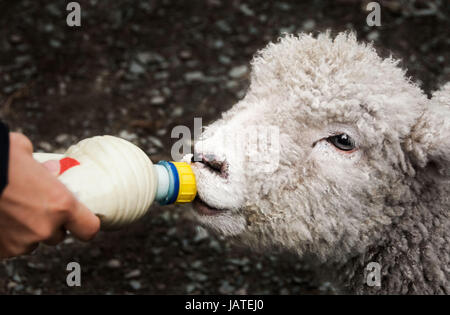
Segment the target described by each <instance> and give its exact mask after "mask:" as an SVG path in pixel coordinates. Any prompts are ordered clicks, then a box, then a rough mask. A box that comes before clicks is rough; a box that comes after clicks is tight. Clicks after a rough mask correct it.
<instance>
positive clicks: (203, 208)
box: [193, 195, 226, 215]
mask: <svg viewBox="0 0 450 315" xmlns="http://www.w3.org/2000/svg"><path fill="white" fill-rule="evenodd" d="M193 205H194V209H195V210H196V211H197V213H199V214H201V215H219V214H220V213H223V212H224V211H226V210H225V209H217V208H214V207H211V206H210V205H208V204H207V203H206V202H205V201H203V200H202V199H201V198H200V197H199V196H198V195H197V197H195V199H194V203H193Z"/></svg>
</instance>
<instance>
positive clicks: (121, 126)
mask: <svg viewBox="0 0 450 315" xmlns="http://www.w3.org/2000/svg"><path fill="white" fill-rule="evenodd" d="M367 2H368V1H356V0H339V1H238V0H230V1H225V0H203V1H202V0H196V1H175V0H161V1H158V0H149V1H143V0H142V1H141V0H139V1H138V0H135V1H133V0H116V1H97V0H91V1H79V3H80V4H81V7H82V27H81V28H70V27H68V26H66V23H65V19H66V14H67V12H66V10H65V3H66V2H65V1H56V0H53V1H44V0H33V1H31V0H30V1H7V0H2V1H0V51H1V54H0V106H1V107H0V115H1V117H2V119H3V120H5V121H7V122H8V123H9V125H10V126H11V128H12V129H13V130H15V131H21V132H24V133H25V134H26V135H28V136H29V137H30V138H31V139H32V141H33V143H34V145H35V150H40V151H54V152H63V151H64V149H65V148H67V147H68V146H69V145H70V144H72V143H75V142H77V141H79V140H81V139H82V138H85V137H90V136H94V135H98V134H113V135H118V136H121V137H123V138H125V139H128V140H130V141H132V142H134V143H136V144H137V145H139V146H140V147H141V148H142V149H143V150H145V151H146V152H147V153H148V154H149V155H150V156H151V157H152V159H153V160H159V159H162V158H165V159H168V158H170V157H169V152H170V147H171V145H172V143H173V142H174V141H175V140H176V139H175V140H174V139H171V137H170V133H171V130H172V128H173V127H174V126H176V125H179V124H183V125H187V126H192V125H193V117H202V118H203V122H204V124H207V123H208V122H210V121H212V120H214V119H215V118H217V117H219V115H220V113H221V112H222V111H224V110H226V109H228V108H230V107H231V106H232V105H233V103H235V102H236V101H237V100H238V99H239V98H241V97H242V96H243V95H244V94H245V90H246V88H247V85H248V72H249V61H250V60H251V56H252V55H253V53H254V52H255V51H256V50H258V49H260V48H262V47H264V45H265V44H267V43H268V42H269V41H273V40H276V39H277V38H278V37H279V36H280V34H282V33H284V32H288V33H296V32H301V31H306V32H317V31H323V30H326V29H331V30H332V31H333V32H337V31H342V30H348V29H352V30H356V31H357V34H358V37H359V38H360V39H361V40H366V41H373V42H374V44H375V45H376V47H377V49H379V51H380V53H381V54H383V55H389V54H391V53H392V54H393V55H394V56H396V57H398V58H402V66H403V67H405V68H408V69H409V70H408V74H409V75H411V76H412V77H413V80H414V81H415V82H417V83H418V84H419V85H421V86H422V87H423V88H424V89H425V91H427V93H430V92H431V91H433V90H434V89H436V88H437V87H438V86H439V85H440V84H442V83H443V82H446V81H448V80H449V76H450V69H449V67H448V62H449V57H450V53H449V42H450V37H449V29H450V25H449V24H450V23H449V16H450V8H449V5H448V2H447V1H445V0H442V1H438V0H435V1H419V0H418V1H394V0H392V1H379V2H380V3H381V5H382V13H381V22H382V26H381V27H368V26H367V25H366V23H365V19H366V15H367V12H366V11H365V3H367ZM187 213H188V209H187V208H186V207H177V208H175V207H171V206H169V207H166V208H160V207H154V208H153V209H152V211H151V213H150V214H149V215H148V216H147V217H145V218H144V219H143V220H142V221H141V222H139V223H137V224H135V225H133V226H131V227H129V228H127V229H125V230H122V231H118V232H108V233H103V232H101V233H100V234H99V235H98V237H97V238H96V239H95V240H94V241H93V242H91V243H89V244H84V243H80V242H78V241H75V240H73V239H72V238H70V237H69V238H67V239H66V241H65V242H64V243H63V244H61V245H59V246H58V247H56V248H52V247H45V246H41V247H40V248H39V249H38V250H37V251H36V252H35V253H34V254H32V255H29V256H25V257H21V258H16V259H12V260H8V261H3V262H0V293H11V294H17V293H27V294H49V293H53V294H55V293H56V294H58V293H66V294H79V293H89V294H91V293H111V294H117V293H130V294H133V293H139V294H147V293H152V294H169V293H170V294H186V293H187V294H199V293H200V294H329V293H333V292H334V291H333V288H332V287H331V286H330V284H329V283H323V282H319V281H316V280H315V279H317V278H316V276H315V275H314V274H313V273H312V272H311V271H310V268H308V266H306V265H304V264H302V263H301V262H300V261H298V259H297V258H296V257H293V256H292V255H290V254H288V253H270V254H265V255H261V254H255V253H253V252H251V251H250V250H248V249H246V248H239V247H237V246H235V245H231V244H230V242H229V241H227V240H223V239H220V238H217V237H215V236H214V235H209V234H208V233H207V232H206V231H205V230H203V229H200V228H198V227H196V226H195V224H194V223H192V222H191V221H190V220H189V219H188V216H187ZM71 261H76V262H79V263H80V265H81V268H82V286H81V287H79V288H70V287H68V286H67V285H66V282H65V279H66V275H67V272H66V265H67V263H69V262H71Z"/></svg>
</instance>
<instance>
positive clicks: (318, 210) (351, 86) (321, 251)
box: [184, 33, 450, 294]
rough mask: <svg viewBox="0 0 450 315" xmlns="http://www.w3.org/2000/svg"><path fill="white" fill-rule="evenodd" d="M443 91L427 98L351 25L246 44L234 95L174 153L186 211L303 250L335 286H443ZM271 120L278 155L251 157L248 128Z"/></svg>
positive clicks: (263, 246)
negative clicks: (376, 275)
mask: <svg viewBox="0 0 450 315" xmlns="http://www.w3.org/2000/svg"><path fill="white" fill-rule="evenodd" d="M449 104H450V83H447V84H446V85H445V86H444V87H443V88H442V89H441V90H439V91H437V92H435V93H434V95H433V97H432V98H431V99H428V98H427V97H426V96H425V94H424V93H423V92H422V91H421V89H420V88H419V87H418V86H417V85H416V84H414V83H413V82H412V81H411V80H410V79H409V78H407V77H406V76H405V71H404V70H402V69H401V68H400V67H399V66H398V61H397V60H394V59H393V58H386V59H383V58H381V57H379V56H378V55H377V53H376V51H375V49H374V48H373V47H372V45H371V44H364V43H358V42H357V40H356V36H355V35H354V34H353V33H340V34H338V35H337V36H336V37H334V38H333V37H332V36H331V35H330V34H329V33H322V34H319V35H318V36H316V37H314V36H312V35H309V34H299V35H297V36H294V35H287V36H285V37H284V38H282V39H281V40H280V41H279V42H278V43H271V44H269V45H268V46H267V47H266V48H264V49H263V50H261V51H260V52H258V53H257V54H256V56H255V57H254V59H253V61H252V72H251V83H250V87H249V89H248V92H247V94H246V96H245V97H244V98H243V99H242V100H241V101H239V102H238V103H237V104H236V105H234V107H233V108H231V109H230V110H229V111H228V112H226V113H224V114H223V116H222V118H221V119H219V120H217V121H215V122H214V123H212V124H211V125H210V126H209V127H207V128H206V129H205V131H204V133H203V134H202V136H201V138H200V139H199V140H198V141H197V142H196V143H195V146H194V156H191V155H187V156H185V158H184V159H186V160H192V167H193V170H194V173H195V174H196V178H197V186H198V199H197V200H196V202H195V204H194V208H195V211H193V212H192V213H193V216H194V217H195V219H196V220H197V221H198V222H199V223H200V224H202V225H203V226H205V227H207V228H209V229H211V230H213V231H215V232H217V233H220V234H222V235H225V236H229V237H230V238H232V239H234V240H236V241H237V242H240V243H242V244H245V245H248V246H250V247H252V248H254V249H255V250H265V251H266V250H269V249H271V248H283V249H287V250H290V251H292V252H295V253H296V254H298V255H299V258H301V259H305V260H306V259H307V260H311V261H313V262H315V263H316V265H317V266H318V269H319V270H320V274H325V271H326V272H327V274H328V273H329V276H330V277H331V278H330V279H332V281H334V283H336V285H337V288H338V289H339V290H340V291H339V292H343V293H358V294H448V293H450V282H449V271H450V247H449V244H450V234H449V230H450V220H449V207H450V194H449V193H450V105H449ZM269 126H270V127H276V128H277V130H278V131H279V133H278V134H277V136H276V137H275V138H274V139H277V141H275V142H276V143H278V145H279V150H278V151H277V150H275V151H273V152H275V153H274V154H270V155H273V156H270V155H269V156H268V158H269V161H270V159H274V160H276V161H277V166H276V167H274V168H266V169H262V168H261V164H259V165H257V166H256V167H253V166H254V165H255V164H258V163H257V162H253V161H252V158H255V157H257V156H258V158H260V157H261V154H259V155H258V152H257V151H255V150H254V149H251V148H254V146H255V145H257V144H258V143H257V142H258V141H259V140H257V138H255V137H250V136H248V134H249V133H248V131H250V130H251V129H252V128H253V129H255V128H256V129H257V130H268V129H269ZM265 127H267V129H264V128H265ZM258 128H259V129H258ZM261 128H263V129H261ZM250 133H251V132H250ZM243 134H245V135H246V136H244V137H242V136H240V135H243ZM230 139H231V140H235V141H234V142H240V143H239V144H240V146H238V147H237V148H236V146H233V145H232V144H231V142H233V141H228V140H230ZM236 139H239V140H236ZM234 144H235V143H234ZM275 155H277V156H275ZM258 161H259V160H258ZM266 162H267V161H266ZM370 263H377V264H378V266H380V268H381V270H380V282H379V283H378V284H376V285H373V284H372V285H370V283H369V282H368V278H367V277H368V276H369V274H370V272H371V269H370V268H368V266H370V265H369V264H370Z"/></svg>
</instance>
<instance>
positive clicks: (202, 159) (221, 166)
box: [191, 152, 227, 177]
mask: <svg viewBox="0 0 450 315" xmlns="http://www.w3.org/2000/svg"><path fill="white" fill-rule="evenodd" d="M191 161H192V162H198V163H202V164H204V165H205V166H207V167H208V168H209V169H210V170H211V171H213V172H216V173H219V175H221V176H223V177H226V175H227V164H226V162H225V161H222V160H220V159H219V158H218V157H217V156H215V155H214V154H202V153H196V152H194V155H193V156H192V159H191Z"/></svg>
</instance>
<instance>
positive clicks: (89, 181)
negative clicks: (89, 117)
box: [33, 136, 197, 229]
mask: <svg viewBox="0 0 450 315" xmlns="http://www.w3.org/2000/svg"><path fill="white" fill-rule="evenodd" d="M33 157H34V158H35V159H36V160H37V161H39V162H44V161H47V160H58V161H59V163H60V173H59V175H58V178H59V180H60V181H61V182H62V183H63V184H64V185H65V186H66V187H67V188H68V189H69V190H70V191H71V192H72V193H73V194H74V195H75V196H76V198H77V199H78V200H79V201H80V202H82V203H83V204H84V205H85V206H86V207H88V208H89V209H90V210H91V211H92V212H94V213H95V214H96V215H97V216H98V217H99V218H100V220H101V225H102V228H103V229H117V228H120V227H122V226H124V225H127V224H129V223H132V222H134V221H137V220H138V219H139V218H141V217H142V216H143V215H144V214H145V213H146V212H147V210H148V209H149V207H150V205H151V204H152V203H153V202H154V201H155V200H156V201H157V202H158V203H159V204H161V205H168V204H173V203H175V204H178V203H186V202H191V201H193V200H194V198H195V195H196V194H197V188H196V184H195V176H194V173H193V172H192V169H191V167H190V165H189V164H187V163H184V162H168V161H160V162H158V163H157V164H153V163H152V161H151V160H150V159H149V157H148V156H147V155H146V154H145V153H144V152H143V151H142V150H141V149H140V148H138V147H137V146H136V145H134V144H132V143H131V142H128V141H126V140H124V139H121V138H117V137H113V136H96V137H92V138H88V139H84V140H82V141H80V142H78V143H77V144H75V145H72V146H71V147H70V148H69V149H68V150H67V151H66V152H65V153H64V154H53V153H34V154H33Z"/></svg>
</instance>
